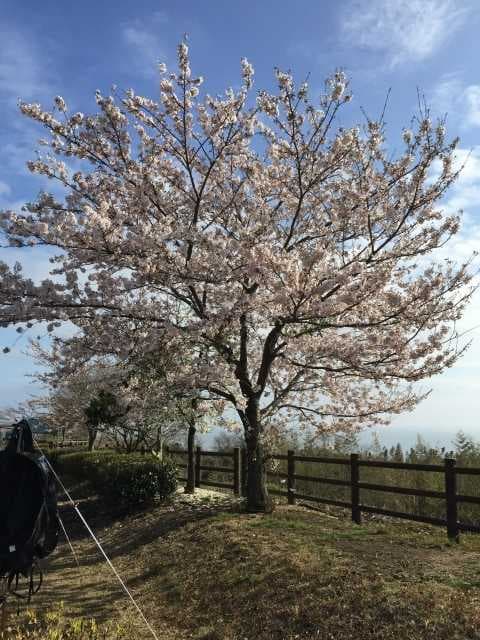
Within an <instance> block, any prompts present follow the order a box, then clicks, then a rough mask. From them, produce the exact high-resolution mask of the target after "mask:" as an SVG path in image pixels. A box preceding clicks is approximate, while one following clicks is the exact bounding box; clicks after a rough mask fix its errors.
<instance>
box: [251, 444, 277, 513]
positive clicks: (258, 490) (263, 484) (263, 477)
mask: <svg viewBox="0 0 480 640" xmlns="http://www.w3.org/2000/svg"><path fill="white" fill-rule="evenodd" d="M247 511H249V512H250V513H271V512H272V511H273V502H272V499H271V497H270V496H269V494H268V490H267V472H266V467H265V452H264V450H263V446H262V444H261V443H260V442H259V440H258V438H249V439H248V440H247Z"/></svg>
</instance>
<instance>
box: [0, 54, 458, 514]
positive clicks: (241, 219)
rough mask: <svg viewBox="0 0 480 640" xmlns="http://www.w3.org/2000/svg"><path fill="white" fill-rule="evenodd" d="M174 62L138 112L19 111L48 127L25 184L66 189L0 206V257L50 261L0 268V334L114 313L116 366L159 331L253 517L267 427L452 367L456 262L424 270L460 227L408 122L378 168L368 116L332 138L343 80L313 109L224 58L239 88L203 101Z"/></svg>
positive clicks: (411, 397)
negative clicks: (218, 439)
mask: <svg viewBox="0 0 480 640" xmlns="http://www.w3.org/2000/svg"><path fill="white" fill-rule="evenodd" d="M178 60H179V68H178V71H177V72H176V73H167V70H166V68H165V66H164V65H160V68H159V72H160V74H161V81H160V96H159V99H157V100H153V99H150V98H146V97H143V96H139V95H137V94H136V93H135V92H134V91H133V90H128V91H127V92H126V93H125V94H123V95H122V94H118V93H117V91H116V90H115V91H112V95H103V94H101V93H100V92H97V95H96V102H97V107H98V108H97V112H96V113H95V114H93V115H88V116H87V115H84V114H82V113H71V112H70V111H69V109H68V107H67V105H66V103H65V101H64V99H63V98H61V97H60V96H58V97H57V98H55V107H54V108H53V110H50V111H49V110H46V109H44V108H42V107H41V106H40V105H39V104H25V103H22V104H21V105H20V108H21V111H22V112H23V113H24V114H25V115H26V116H28V117H29V118H31V119H33V120H35V121H37V122H38V123H40V124H41V125H43V127H44V129H45V130H46V132H47V134H48V135H47V138H46V139H44V140H42V141H41V144H42V145H44V147H45V148H46V152H45V153H44V154H40V155H39V156H38V158H37V159H36V160H35V161H32V162H31V163H30V164H29V168H30V170H31V171H32V172H34V173H38V174H41V175H43V176H48V178H50V179H52V180H54V181H57V182H59V183H60V184H61V185H63V187H64V188H65V190H66V195H65V198H64V199H63V200H62V199H60V198H58V197H54V196H53V195H52V194H48V193H41V194H40V195H39V197H38V199H37V200H36V201H35V202H31V203H28V204H27V205H26V206H25V208H24V211H23V212H22V213H21V214H18V213H15V212H12V211H7V212H4V214H3V218H2V228H3V231H4V234H5V236H6V238H8V242H9V244H10V246H13V247H23V246H36V247H39V248H41V247H44V246H48V247H54V248H56V249H58V254H57V256H56V258H53V259H52V262H53V267H52V272H51V273H52V277H51V278H50V279H47V280H45V281H43V282H42V283H40V284H38V283H35V282H33V281H32V280H29V279H28V278H26V277H25V276H24V275H23V272H22V269H21V265H16V266H15V267H14V268H12V269H10V268H9V267H8V266H7V265H6V264H1V265H0V275H1V283H0V320H1V321H2V322H3V323H4V324H5V325H9V324H18V323H32V322H35V321H40V320H46V321H48V322H49V323H50V325H49V326H50V328H51V329H52V330H53V329H54V327H55V324H56V323H59V322H60V323H61V322H64V321H66V320H70V321H72V322H74V323H76V324H77V325H78V326H79V327H81V328H82V330H83V331H84V332H86V333H87V334H88V332H89V331H90V327H92V328H93V329H96V330H98V328H99V327H107V328H108V327H109V326H111V323H112V322H115V321H117V320H121V321H126V322H129V323H131V325H130V326H131V327H132V330H131V332H130V335H128V333H126V334H125V335H123V334H122V336H120V337H117V336H110V337H106V338H105V332H104V333H103V336H104V339H106V340H110V341H111V340H117V341H120V340H123V339H124V340H123V341H122V344H121V345H119V346H118V348H119V349H121V350H123V351H124V352H125V353H127V352H132V351H134V352H136V353H138V354H141V353H142V352H146V353H149V352H154V351H155V345H156V344H157V343H159V341H160V339H161V337H163V336H165V334H167V335H169V336H170V337H171V339H172V340H178V343H179V344H181V345H182V347H181V349H182V351H183V352H187V353H188V352H190V351H192V350H195V349H197V350H198V353H202V354H208V357H205V358H204V360H203V362H202V364H201V365H200V364H199V367H198V370H197V371H190V373H189V375H191V376H192V379H191V380H190V385H191V387H194V388H197V389H203V390H204V391H205V392H206V393H208V394H212V397H213V396H215V397H218V398H222V399H223V400H225V401H227V402H228V403H229V404H230V405H231V406H232V407H233V408H234V409H235V410H236V412H237V414H238V416H239V419H240V420H241V423H242V425H243V428H244V433H245V441H246V448H247V460H248V478H247V502H248V508H249V509H250V510H252V511H265V510H269V509H270V508H271V500H270V498H269V496H268V493H267V490H266V477H265V443H266V442H268V438H269V434H272V433H275V431H278V430H280V429H282V426H283V425H285V424H291V423H292V421H296V422H297V423H298V424H299V425H300V426H302V425H307V426H309V427H310V428H314V429H317V430H318V432H319V433H326V432H329V431H330V432H334V431H345V432H349V431H352V430H356V429H358V428H359V427H361V426H363V425H369V424H377V425H378V424H381V423H383V422H386V421H388V418H389V416H390V415H391V414H395V413H399V412H401V411H405V410H409V409H411V408H413V407H414V406H415V404H416V403H417V402H419V401H420V400H421V399H422V398H423V397H424V396H425V392H422V391H418V389H417V388H416V387H415V385H413V386H412V384H413V383H415V382H416V381H419V380H422V379H426V378H429V377H430V376H432V375H434V374H437V373H440V372H441V371H443V370H444V369H445V368H446V367H449V366H451V365H452V364H453V363H454V362H455V361H456V359H457V358H458V357H459V355H460V354H461V352H462V348H460V347H458V341H457V334H456V331H455V322H456V321H457V320H458V319H459V318H460V316H461V314H462V312H463V309H464V307H465V305H466V303H467V301H468V299H469V297H470V295H471V286H470V282H471V275H470V273H469V265H468V264H460V265H455V264H454V263H453V262H452V261H450V260H448V259H447V260H441V261H439V260H436V261H435V260H434V257H435V250H437V249H439V248H440V247H442V246H443V245H444V244H445V243H446V242H447V241H448V240H449V239H450V238H451V237H452V236H453V235H454V234H455V233H456V232H457V231H458V229H459V217H458V216H457V215H450V214H447V213H446V212H445V211H442V208H441V198H442V196H443V194H444V192H445V190H446V189H447V188H448V187H449V186H450V184H451V183H452V182H453V181H454V179H455V178H456V173H455V171H454V169H453V159H454V154H455V147H456V144H457V142H456V141H455V140H454V141H452V142H448V141H446V138H445V129H444V125H443V123H442V122H439V123H436V124H435V123H432V121H431V119H430V117H429V114H428V111H427V110H426V109H421V110H420V112H419V114H418V116H417V117H416V118H414V119H413V120H412V123H411V128H410V129H406V130H404V132H403V141H401V143H400V150H399V151H398V153H396V154H393V153H392V152H391V151H390V150H389V149H388V148H387V146H386V143H385V140H384V136H385V125H384V122H383V121H382V120H380V121H373V120H367V121H366V124H365V125H363V126H362V127H351V128H342V127H338V126H337V124H336V123H337V115H338V113H339V111H340V110H341V109H343V108H344V107H345V105H346V104H347V103H348V102H350V99H351V94H350V90H349V85H348V82H347V79H346V77H345V75H344V74H343V73H342V72H336V73H335V74H334V75H333V76H332V77H331V78H329V79H328V80H327V82H326V85H325V91H324V93H323V94H322V95H321V96H320V101H319V102H318V98H317V97H316V98H315V99H311V98H310V97H309V96H310V92H309V88H308V86H307V84H306V83H301V84H300V85H297V84H295V82H294V80H293V78H292V76H291V75H290V74H289V73H284V72H282V71H280V70H277V71H276V82H277V85H278V86H277V89H276V90H275V92H269V91H259V92H258V93H257V94H256V96H252V83H253V75H254V71H253V68H252V66H251V64H250V63H249V62H248V61H247V60H245V59H244V60H242V63H241V73H242V82H241V86H240V87H239V88H238V89H236V90H235V89H231V88H230V89H228V90H227V91H226V92H225V94H224V95H221V96H216V97H214V96H211V95H208V94H203V93H201V92H200V88H201V85H202V82H203V79H202V78H201V77H198V76H194V75H192V72H191V69H190V61H189V55H188V48H187V46H186V44H184V43H182V44H181V45H180V46H179V49H178ZM316 105H318V106H316ZM395 146H396V147H397V146H398V145H397V144H395ZM179 310H180V313H179ZM137 325H140V326H141V329H140V330H139V331H138V332H135V326H137ZM22 326H23V325H22ZM107 331H108V329H107ZM100 333H101V331H100Z"/></svg>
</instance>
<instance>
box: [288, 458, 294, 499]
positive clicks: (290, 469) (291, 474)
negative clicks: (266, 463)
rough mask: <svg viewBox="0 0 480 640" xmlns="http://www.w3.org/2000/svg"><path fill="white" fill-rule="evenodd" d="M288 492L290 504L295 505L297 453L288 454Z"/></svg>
mask: <svg viewBox="0 0 480 640" xmlns="http://www.w3.org/2000/svg"><path fill="white" fill-rule="evenodd" d="M287 456H288V458H287V491H288V496H287V499H288V504H295V478H294V476H295V451H292V450H291V449H289V450H288V452H287Z"/></svg>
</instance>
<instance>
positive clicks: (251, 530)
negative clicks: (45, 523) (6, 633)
mask: <svg viewBox="0 0 480 640" xmlns="http://www.w3.org/2000/svg"><path fill="white" fill-rule="evenodd" d="M207 497H208V496H207V494H205V499H204V501H203V504H198V503H197V504H196V505H189V504H184V503H179V502H176V503H172V504H170V505H157V506H156V507H154V508H153V509H152V510H149V511H145V512H139V513H136V514H135V515H130V516H129V515H126V514H123V513H121V512H114V511H110V512H106V511H105V509H104V508H103V507H102V505H101V503H99V502H98V501H97V499H95V498H92V497H90V498H89V499H88V500H85V501H83V502H82V506H83V510H84V511H85V513H86V515H87V516H88V517H89V518H90V520H91V521H92V524H93V525H94V527H95V528H96V529H97V531H98V532H99V535H100V538H101V539H102V541H103V542H104V543H105V546H106V548H107V551H108V552H109V553H110V554H111V555H112V559H113V561H114V563H115V564H116V565H117V566H118V568H119V569H120V570H121V572H122V573H123V574H124V575H125V576H126V577H127V579H128V584H129V587H130V588H131V589H132V591H133V593H134V594H135V596H136V597H137V599H138V601H139V602H141V603H142V606H143V607H144V608H145V612H146V614H147V617H149V618H150V619H151V620H152V622H153V623H154V625H155V626H156V628H157V629H158V633H159V636H160V637H162V638H172V639H173V638H175V639H176V640H182V639H183V638H185V639H186V638H196V639H197V640H250V639H252V640H253V639H254V638H256V639H257V638H258V639H260V640H267V639H268V640H280V639H282V640H287V639H288V640H290V639H291V640H293V639H294V638H296V639H303V640H307V639H310V638H311V639H313V638H324V639H330V638H332V639H333V638H335V639H339V638H345V637H348V636H352V637H355V638H356V639H358V640H362V639H367V638H369V639H373V638H375V639H377V638H378V639H380V638H382V639H383V640H384V639H389V638H392V639H393V638H395V639H407V638H416V639H419V640H422V639H427V638H428V639H430V638H435V639H436V640H442V639H445V640H446V639H447V638H448V639H449V640H451V639H452V638H462V639H470V638H471V639H473V638H480V569H479V566H480V562H479V560H480V536H469V535H464V536H462V542H461V544H460V545H454V546H450V545H448V544H447V543H446V542H445V533H444V531H443V530H437V529H434V528H432V527H429V526H425V525H422V526H418V525H414V524H411V523H406V522H400V521H399V522H393V521H390V522H387V521H380V520H374V521H370V522H367V523H365V524H364V525H362V526H357V525H354V524H352V523H351V522H350V521H349V520H348V519H347V518H343V517H337V516H334V515H332V514H327V513H319V512H315V511H311V510H306V509H303V508H302V507H287V506H281V507H279V508H278V509H277V510H276V512H275V513H273V514H272V515H268V516H259V515H245V514H241V513H236V512H228V511H221V512H219V510H218V509H219V508H218V506H215V505H212V503H211V501H209V500H207ZM65 516H66V520H67V523H68V526H69V528H70V529H71V530H72V531H73V537H74V540H73V542H74V545H75V548H76V550H77V553H78V555H79V557H80V563H81V567H80V569H77V568H76V567H75V565H74V563H73V562H72V560H71V558H70V557H69V555H68V552H67V548H66V547H65V546H62V548H61V549H60V552H59V553H57V555H56V556H55V557H54V558H53V559H52V560H51V563H50V569H49V572H48V575H47V576H46V586H45V588H44V590H43V592H41V593H40V594H39V596H38V598H37V600H36V603H37V606H42V607H48V606H50V605H51V604H52V603H53V602H55V601H58V600H63V601H64V602H65V609H66V610H67V611H68V610H69V611H71V612H72V614H73V615H74V616H76V615H86V616H91V615H93V616H95V617H97V619H99V620H118V619H119V617H121V616H131V614H130V613H128V612H129V605H128V603H127V601H126V600H125V598H124V597H123V596H122V594H121V591H120V590H119V589H118V587H117V585H116V583H115V580H114V579H113V578H112V577H111V575H110V574H109V572H108V570H107V568H106V567H105V566H104V563H103V562H102V560H101V558H100V556H99V554H98V553H97V552H96V551H95V549H94V547H93V545H92V544H91V542H90V540H88V539H87V538H86V537H85V536H84V533H83V531H82V530H81V529H80V528H78V525H76V524H74V521H73V514H71V513H69V512H67V513H66V514H65ZM133 617H135V616H133ZM137 626H138V633H137V635H136V638H143V637H145V638H146V637H148V635H147V634H146V632H145V631H144V630H143V629H142V628H141V625H140V624H139V623H138V625H137Z"/></svg>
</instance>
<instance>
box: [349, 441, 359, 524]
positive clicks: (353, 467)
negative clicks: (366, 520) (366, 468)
mask: <svg viewBox="0 0 480 640" xmlns="http://www.w3.org/2000/svg"><path fill="white" fill-rule="evenodd" d="M358 457H359V456H358V453H351V454H350V484H351V502H352V520H353V522H356V523H357V524H362V513H361V511H360V487H359V486H358V483H359V481H360V473H359V471H360V469H359V466H358Z"/></svg>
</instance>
